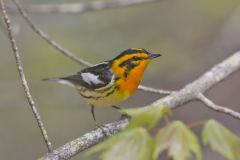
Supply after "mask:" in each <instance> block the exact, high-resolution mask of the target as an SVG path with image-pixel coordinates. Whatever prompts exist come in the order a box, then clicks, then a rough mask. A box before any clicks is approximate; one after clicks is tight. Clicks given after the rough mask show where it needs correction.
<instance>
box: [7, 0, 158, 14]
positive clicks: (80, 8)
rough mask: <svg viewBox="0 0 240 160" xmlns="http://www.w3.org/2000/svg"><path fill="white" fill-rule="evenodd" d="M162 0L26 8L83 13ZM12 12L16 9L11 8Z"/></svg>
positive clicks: (30, 9) (46, 5)
mask: <svg viewBox="0 0 240 160" xmlns="http://www.w3.org/2000/svg"><path fill="white" fill-rule="evenodd" d="M159 1H160V0H108V1H102V0H100V1H94V2H89V3H72V4H69V3H65V4H41V5H31V6H28V7H25V8H24V9H25V10H26V11H27V12H28V13H36V14H53V13H54V14H83V13H86V12H94V11H101V10H108V9H114V8H122V7H129V6H135V5H142V4H146V3H151V2H159ZM9 9H10V11H11V12H12V13H15V12H16V11H15V10H14V9H13V8H10V7H9Z"/></svg>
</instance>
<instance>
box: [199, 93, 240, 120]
mask: <svg viewBox="0 0 240 160" xmlns="http://www.w3.org/2000/svg"><path fill="white" fill-rule="evenodd" d="M198 99H199V100H200V101H201V102H203V103H204V104H205V105H206V106H207V107H208V108H210V109H212V110H214V111H217V112H222V113H224V114H227V115H230V116H232V117H233V118H236V119H240V113H239V112H236V111H234V110H232V109H229V108H226V107H222V106H219V105H216V104H214V103H213V102H212V101H211V100H210V99H208V98H207V97H206V96H204V95H203V94H202V93H200V94H198Z"/></svg>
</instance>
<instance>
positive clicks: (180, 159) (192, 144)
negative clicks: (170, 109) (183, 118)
mask: <svg viewBox="0 0 240 160" xmlns="http://www.w3.org/2000/svg"><path fill="white" fill-rule="evenodd" d="M164 150H167V151H168V156H169V157H171V158H172V159H173V160H188V159H192V153H194V154H195V157H196V159H197V160H201V158H202V153H201V148H200V145H199V142H198V140H197V137H196V135H195V134H194V133H193V132H192V131H191V129H190V128H189V127H187V126H186V125H185V124H184V123H182V122H180V121H175V122H173V123H171V124H169V125H167V126H165V127H163V128H161V129H160V130H159V131H158V133H157V135H156V147H155V151H154V154H153V157H154V159H157V158H158V157H159V155H160V154H161V153H162V152H163V151H164Z"/></svg>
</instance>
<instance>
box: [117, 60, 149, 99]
mask: <svg viewBox="0 0 240 160" xmlns="http://www.w3.org/2000/svg"><path fill="white" fill-rule="evenodd" d="M148 63H149V61H145V62H142V63H140V64H139V65H138V66H137V67H135V68H133V69H132V70H131V71H129V73H128V75H127V76H126V77H124V76H123V77H124V78H122V79H120V80H119V81H118V82H117V85H119V91H120V92H121V93H123V94H127V95H128V96H130V95H132V94H133V93H134V92H135V91H136V89H137V88H138V85H139V84H140V82H141V80H142V76H143V73H144V71H145V69H146V67H147V65H148ZM123 74H124V73H123Z"/></svg>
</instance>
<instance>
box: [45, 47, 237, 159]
mask: <svg viewBox="0 0 240 160" xmlns="http://www.w3.org/2000/svg"><path fill="white" fill-rule="evenodd" d="M239 69H240V51H239V52H236V53H234V54H233V55H232V56H231V57H229V58H227V59H225V60H224V61H223V62H221V63H219V64H217V65H215V66H214V67H213V68H212V69H210V70H209V71H207V72H206V73H205V74H203V75H202V76H201V77H199V78H198V79H196V80H195V81H193V82H191V83H189V84H188V85H186V86H185V87H183V88H182V89H181V90H179V91H176V92H174V93H173V94H170V95H168V96H166V97H164V98H161V99H159V100H157V101H155V102H153V103H152V104H150V105H148V106H145V107H161V106H162V105H164V106H168V107H170V108H172V109H175V108H177V107H180V106H182V105H183V104H185V103H188V102H190V101H193V100H196V99H197V95H198V93H205V92H206V91H207V90H209V89H210V88H211V87H213V86H214V85H216V84H218V83H219V82H220V81H222V80H224V79H225V78H227V77H228V76H229V75H230V74H232V73H234V72H235V71H237V70H239ZM116 123H119V124H120V125H118V126H117V127H116V125H114V124H116ZM122 123H123V124H122ZM127 123H128V122H124V121H119V122H114V123H111V124H109V125H108V127H107V128H106V129H105V131H106V132H107V131H113V130H112V129H113V128H114V130H115V131H116V133H117V132H119V131H120V130H121V129H123V128H124V127H125V126H126V124H127ZM96 132H98V133H96ZM96 132H94V134H91V133H92V132H89V133H87V134H85V136H86V135H87V136H88V137H85V138H84V140H83V141H81V143H79V144H78V145H77V146H76V143H74V142H75V141H76V140H73V141H71V142H68V143H67V144H66V145H67V146H68V148H67V149H65V148H64V146H66V145H63V147H59V148H58V149H56V150H55V151H53V153H50V154H47V155H45V156H44V157H42V160H50V159H51V160H60V159H62V158H66V159H69V158H71V157H73V156H74V155H76V154H77V153H79V152H82V151H83V150H85V149H86V147H85V146H87V148H89V147H91V146H94V145H95V144H97V143H99V142H100V141H102V139H103V138H105V137H104V135H103V136H101V137H97V136H96V137H95V138H92V136H95V135H96V134H97V135H99V134H102V131H101V130H99V131H96ZM78 139H82V137H80V138H78ZM72 143H73V144H72ZM83 144H85V145H83ZM76 148H77V150H75V149H76ZM72 149H73V150H72ZM54 153H55V154H54Z"/></svg>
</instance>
